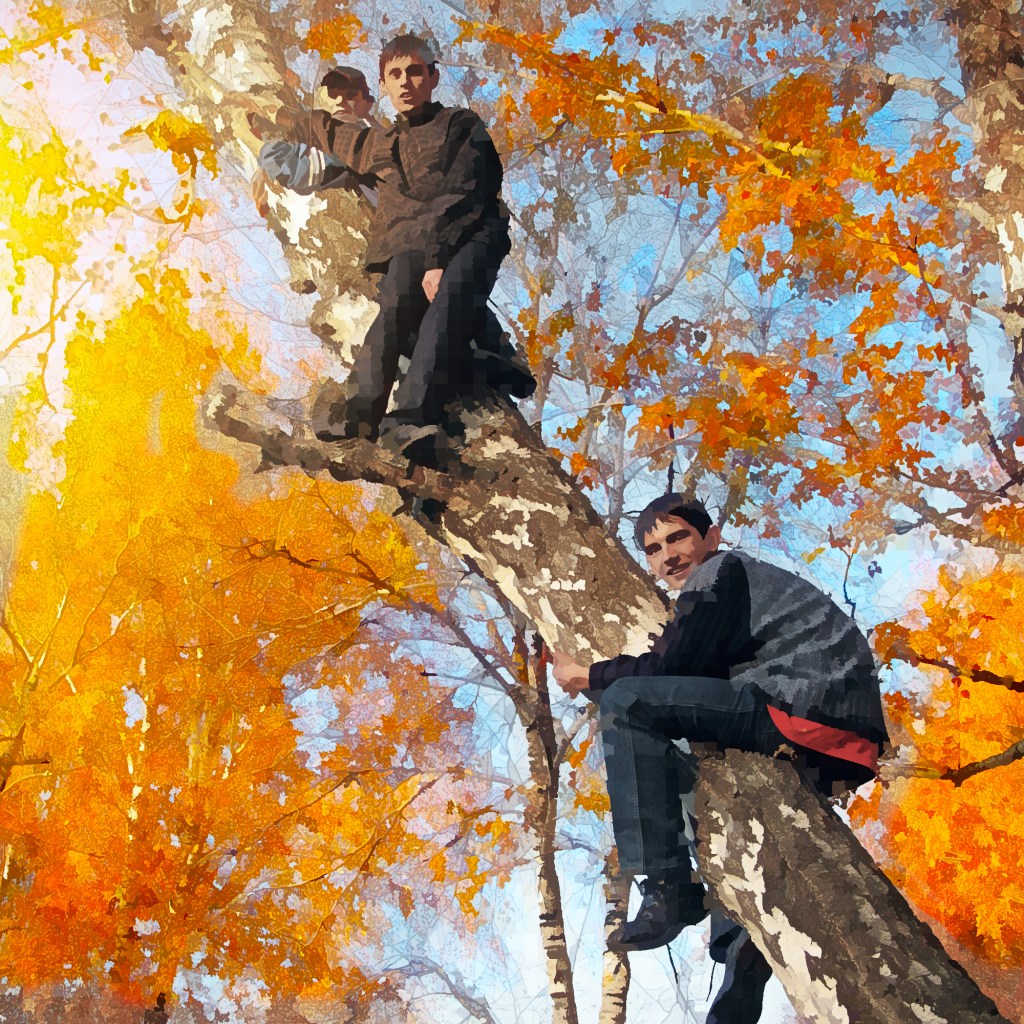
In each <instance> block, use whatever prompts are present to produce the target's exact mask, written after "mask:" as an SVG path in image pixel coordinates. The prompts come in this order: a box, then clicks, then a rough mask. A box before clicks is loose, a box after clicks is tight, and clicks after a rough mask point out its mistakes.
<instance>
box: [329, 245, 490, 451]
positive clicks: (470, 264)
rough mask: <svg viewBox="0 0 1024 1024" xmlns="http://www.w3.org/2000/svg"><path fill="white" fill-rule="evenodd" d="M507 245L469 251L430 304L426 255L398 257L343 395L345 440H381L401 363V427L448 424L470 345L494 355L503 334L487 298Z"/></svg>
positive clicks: (397, 410)
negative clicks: (401, 360)
mask: <svg viewBox="0 0 1024 1024" xmlns="http://www.w3.org/2000/svg"><path fill="white" fill-rule="evenodd" d="M507 252H508V247H507V244H501V245H499V244H496V243H493V242H484V241H481V240H476V239H474V240H471V241H469V242H467V243H466V245H464V246H463V247H462V248H461V249H459V251H458V252H456V254H455V256H454V257H453V258H452V261H451V263H449V264H448V266H447V267H445V268H444V273H443V274H442V275H441V283H440V285H439V286H438V289H437V294H436V295H435V296H434V299H433V301H432V302H431V301H428V300H427V297H426V295H425V293H424V291H423V274H424V272H425V264H424V258H423V254H422V253H418V252H407V253H402V254H400V255H398V256H395V257H393V258H392V259H391V260H390V262H389V263H388V266H387V270H386V271H385V273H384V276H383V277H382V278H381V280H380V281H379V282H378V285H377V302H378V303H379V305H380V310H379V312H378V313H377V316H376V317H375V319H374V321H373V323H372V324H371V325H370V328H369V330H368V331H367V333H366V340H365V341H364V342H363V344H362V346H361V347H360V349H359V351H358V352H357V353H356V355H355V360H354V362H353V365H352V370H351V373H350V374H349V378H348V383H347V387H346V391H347V399H346V413H345V419H346V421H347V428H346V433H347V434H348V436H350V437H358V436H364V437H370V438H373V437H375V436H376V433H377V428H378V427H379V425H380V422H381V420H382V419H383V417H384V412H385V410H386V409H387V405H388V398H389V396H390V394H391V388H392V386H393V384H394V383H395V378H396V377H397V376H398V359H399V356H405V357H406V358H407V359H408V360H409V368H408V370H407V371H406V374H405V377H404V379H403V380H402V382H401V383H400V384H399V386H398V389H397V390H396V392H395V407H394V409H393V411H392V413H391V416H392V418H393V419H394V420H396V421H397V422H399V423H415V424H421V423H443V422H444V421H445V412H444V407H445V405H446V404H447V403H449V402H452V401H453V400H456V399H458V398H460V397H462V396H461V395H460V394H459V391H460V390H463V388H462V387H460V385H462V384H463V378H464V377H465V367H466V366H467V365H469V364H471V362H472V358H473V356H472V348H471V345H470V342H471V341H472V340H474V338H475V339H477V341H478V342H479V341H481V340H482V341H483V342H484V343H485V347H488V348H494V347H495V345H496V342H495V341H492V340H491V338H492V335H495V333H497V335H498V336H500V332H501V328H500V326H498V324H497V322H496V321H494V318H493V315H492V314H490V313H489V310H488V306H487V297H488V295H490V293H491V289H492V288H493V287H494V282H495V280H496V279H497V276H498V268H499V267H500V266H501V261H502V260H503V259H504V257H505V254H506V253H507ZM491 321H494V322H493V323H492V322H491Z"/></svg>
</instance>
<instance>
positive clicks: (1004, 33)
mask: <svg viewBox="0 0 1024 1024" xmlns="http://www.w3.org/2000/svg"><path fill="white" fill-rule="evenodd" d="M949 14H950V21H951V22H952V23H953V25H954V26H955V30H956V35H957V45H958V53H957V55H958V58H959V61H960V67H961V69H962V71H963V81H964V91H965V93H966V96H967V103H966V109H967V117H968V120H969V122H970V124H971V126H972V128H973V129H974V133H975V149H976V153H977V158H978V163H979V176H980V178H981V196H980V197H979V201H980V203H981V205H982V206H983V208H984V209H985V211H986V214H987V218H988V222H989V223H990V224H991V225H992V229H993V230H994V232H995V235H996V238H997V240H998V242H999V247H1000V268H1001V270H1002V277H1003V288H1004V302H1003V311H1004V314H1005V319H1004V326H1005V329H1006V335H1007V337H1008V339H1009V340H1010V342H1011V344H1012V345H1013V368H1012V371H1011V387H1012V389H1013V392H1014V395H1015V396H1016V400H1017V413H1018V420H1019V421H1024V15H1022V12H1021V5H1020V2H1019V0H961V2H960V3H957V4H954V5H951V7H950V11H949ZM1017 429H1018V431H1019V430H1020V427H1019V424H1018V428H1017Z"/></svg>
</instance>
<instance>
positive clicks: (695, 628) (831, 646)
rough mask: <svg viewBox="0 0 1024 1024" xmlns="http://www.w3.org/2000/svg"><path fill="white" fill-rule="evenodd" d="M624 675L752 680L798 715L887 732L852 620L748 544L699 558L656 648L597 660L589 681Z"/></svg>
mask: <svg viewBox="0 0 1024 1024" xmlns="http://www.w3.org/2000/svg"><path fill="white" fill-rule="evenodd" d="M625 676H705V677H710V678H712V679H740V680H741V681H744V682H745V681H750V682H752V683H754V684H755V685H756V686H757V687H758V688H759V689H760V690H761V691H762V692H763V693H764V694H765V697H766V698H767V701H768V703H769V704H772V705H774V706H775V707H777V708H779V709H780V710H782V711H785V712H787V713H789V714H792V715H796V716H798V717H799V718H806V719H810V720H811V721H813V722H820V723H821V724H823V725H831V726H834V727H836V728H839V729H848V730H851V731H853V732H855V733H857V734H858V735H859V736H864V737H866V738H867V739H869V740H872V741H874V742H878V743H883V744H884V743H886V742H887V740H888V736H887V733H886V727H885V720H884V718H883V717H882V701H881V694H880V692H879V686H878V674H877V671H876V668H875V662H874V658H873V657H872V655H871V649H870V647H869V646H868V642H867V640H866V639H865V638H864V635H863V634H862V633H861V632H860V630H859V629H858V628H857V626H856V624H855V623H854V621H853V619H851V618H850V617H849V616H848V615H847V614H846V613H845V612H843V611H842V610H841V609H840V608H838V607H837V606H836V605H835V604H834V603H833V602H832V601H831V600H830V599H829V598H828V597H827V596H826V595H825V594H823V593H822V592H821V591H820V590H819V589H818V588H817V587H815V586H814V585H813V584H812V583H809V582H808V581H807V580H805V579H802V578H801V577H800V576H797V575H796V574H795V573H792V572H788V571H787V570H785V569H780V568H778V567H777V566H774V565H771V564H769V563H768V562H761V561H758V560H757V559H756V558H752V557H751V556H750V555H748V554H747V553H746V552H743V551H731V552H724V551H720V552H717V553H716V554H714V555H712V556H711V557H710V558H708V559H707V561H705V562H703V563H702V564H701V565H699V566H697V567H696V568H695V569H694V570H693V571H692V573H691V574H690V576H689V577H688V578H687V580H686V583H685V584H684V585H683V589H682V590H681V591H680V593H679V599H678V601H677V602H676V613H675V617H674V618H673V620H672V621H671V622H670V623H669V625H668V626H666V628H665V631H664V632H663V633H662V634H661V636H660V637H658V639H657V640H656V641H655V643H654V646H653V647H652V648H651V650H650V651H649V652H648V653H647V654H641V655H639V656H638V657H631V656H629V655H623V656H622V657H619V658H612V659H611V661H599V662H597V663H596V664H594V665H592V666H591V667H590V690H591V691H592V692H596V691H600V690H603V689H605V688H606V687H608V686H610V685H611V684H612V683H613V682H614V681H615V680H616V679H620V678H622V677H625Z"/></svg>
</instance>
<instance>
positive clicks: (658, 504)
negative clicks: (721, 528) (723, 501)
mask: <svg viewBox="0 0 1024 1024" xmlns="http://www.w3.org/2000/svg"><path fill="white" fill-rule="evenodd" d="M669 516H678V518H680V519H682V520H683V522H686V523H689V524H690V526H692V527H693V528H694V529H695V530H696V531H697V532H698V533H699V534H700V535H701V536H702V537H706V536H707V533H708V530H710V529H711V527H712V526H713V525H714V521H713V520H712V518H711V516H709V515H708V510H707V509H706V508H705V507H704V502H702V501H697V500H696V499H689V498H684V497H683V496H682V495H681V494H663V495H662V496H661V497H660V498H655V499H654V501H652V502H651V503H650V504H649V505H648V506H647V508H645V509H644V510H643V512H641V513H640V515H638V516H637V517H636V526H635V527H634V528H633V539H634V540H635V541H636V546H637V547H638V548H640V549H641V550H642V549H643V546H644V537H645V536H646V535H647V534H648V533H649V532H650V531H651V530H653V529H654V526H655V524H656V523H659V522H664V521H665V520H666V519H668V517H669Z"/></svg>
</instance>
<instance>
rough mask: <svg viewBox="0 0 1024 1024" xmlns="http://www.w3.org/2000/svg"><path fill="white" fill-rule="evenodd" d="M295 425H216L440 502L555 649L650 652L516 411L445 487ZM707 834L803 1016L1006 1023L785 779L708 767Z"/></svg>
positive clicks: (637, 601)
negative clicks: (325, 441)
mask: <svg viewBox="0 0 1024 1024" xmlns="http://www.w3.org/2000/svg"><path fill="white" fill-rule="evenodd" d="M268 405H270V406H271V408H268ZM285 409H287V410H290V412H291V417H292V418H291V419H290V422H288V423H287V424H283V423H282V422H281V421H282V418H283V416H282V411H283V410H285ZM302 416H303V414H302V410H301V407H300V406H299V404H298V403H276V404H274V403H267V402H266V401H265V400H261V399H255V398H253V397H252V396H246V395H238V394H237V393H235V392H233V391H231V390H228V391H227V392H226V394H225V395H224V396H218V397H216V398H215V399H214V400H213V402H212V403H211V411H210V417H211V419H212V421H213V422H214V423H215V424H216V425H217V427H218V428H219V429H220V430H221V431H222V432H223V433H226V434H228V435H230V436H234V437H236V438H239V439H241V440H246V441H249V442H250V443H258V444H260V445H261V447H262V448H263V452H264V458H265V459H267V460H268V461H269V462H273V463H289V464H291V465H298V466H302V467H303V468H304V469H305V470H306V471H307V472H309V473H314V474H315V473H318V472H329V473H331V474H332V475H333V476H335V477H336V478H338V479H355V478H362V479H367V480H370V481H373V482H377V483H385V484H389V485H391V486H395V487H400V488H402V489H403V490H404V491H406V492H409V493H412V494H416V495H418V496H420V497H433V498H437V499H440V500H441V501H444V502H446V503H447V507H446V508H445V510H444V512H443V514H442V515H441V517H440V521H439V523H438V524H435V525H432V526H431V530H432V532H433V533H434V535H435V537H437V538H438V539H439V540H441V541H442V542H444V543H446V544H448V545H449V547H451V548H452V549H453V550H455V551H458V552H459V553H460V554H462V555H464V556H466V557H469V558H472V560H473V562H474V564H475V565H476V566H477V567H478V568H479V569H480V570H481V571H482V572H484V574H485V575H486V576H487V578H488V579H489V580H490V581H491V583H492V585H493V586H494V587H495V588H496V589H497V590H499V591H500V592H501V593H502V594H503V595H504V596H505V597H506V598H507V599H508V600H509V601H511V602H513V603H514V604H515V605H516V606H517V607H519V608H520V609H521V610H522V611H523V612H524V614H525V615H526V616H527V617H528V618H529V619H530V620H531V621H533V622H534V623H535V624H536V625H537V628H538V629H539V630H540V631H541V632H542V633H543V635H544V637H545V640H546V642H547V643H548V644H549V646H552V647H555V648H558V649H560V650H565V651H569V652H570V653H575V654H578V655H580V656H581V657H583V658H593V657H602V656H605V655H607V654H612V653H614V652H616V651H619V650H625V649H632V650H634V651H635V650H638V649H641V648H643V647H644V646H645V644H646V642H647V641H648V639H649V638H648V637H647V635H646V634H647V633H648V632H649V631H651V630H654V629H656V628H657V627H658V623H659V621H660V620H661V619H662V618H663V616H664V604H663V601H662V600H661V598H660V594H659V592H658V591H657V590H656V589H655V587H654V586H653V584H652V583H651V582H650V581H649V580H648V579H647V578H645V577H643V576H641V574H640V572H639V570H638V569H637V566H636V563H635V562H634V561H633V560H632V559H631V558H629V557H628V555H627V554H626V552H625V550H624V549H623V547H622V545H621V544H620V543H619V542H618V541H617V540H616V539H614V538H612V537H610V536H609V535H608V534H607V532H606V531H605V530H604V528H603V527H602V525H601V523H600V521H599V520H598V519H597V517H596V516H595V515H594V512H593V510H592V509H591V508H590V506H589V504H588V503H587V501H586V499H585V498H584V497H583V496H582V495H581V494H580V492H579V491H578V490H577V489H576V487H575V486H574V485H573V483H572V482H571V481H570V480H569V479H568V477H567V476H566V474H565V473H564V472H563V471H562V470H561V468H560V467H559V466H558V464H557V463H555V462H554V461H553V460H552V459H551V458H550V457H549V456H548V454H547V452H546V451H545V450H544V448H543V447H542V445H541V444H540V442H539V440H538V439H537V438H536V436H535V435H534V433H533V431H532V430H531V429H530V428H529V426H528V425H527V424H526V423H525V422H524V421H523V420H522V418H521V417H520V416H519V415H518V413H516V412H515V411H514V410H512V409H508V408H503V409H502V408H495V409H491V410H486V409H481V410H477V411H476V412H474V413H471V414H468V415H467V417H466V419H467V432H466V447H465V450H464V451H463V453H462V463H463V465H462V468H461V469H459V470H457V471H453V472H452V473H450V474H443V473H437V472H426V471H423V470H422V469H418V470H416V471H414V472H412V473H411V475H410V473H409V472H408V471H409V467H408V466H407V465H406V464H404V463H403V462H402V461H401V460H394V459H391V458H389V457H387V456H386V455H384V454H383V453H381V452H380V451H379V450H378V449H376V448H375V447H374V446H373V445H370V444H368V443H366V442H362V441H352V442H347V443H345V444H333V445H323V444H320V443H318V442H316V441H315V440H314V439H313V438H312V435H311V434H310V433H309V430H308V427H306V426H305V425H304V423H303V420H302ZM698 818H699V819H700V821H701V827H700V839H701V853H702V867H703V869H704V872H705V877H706V878H707V880H708V884H709V886H710V888H711V891H712V895H713V897H714V898H715V899H717V901H718V902H719V903H720V905H721V906H722V907H723V908H724V909H726V910H727V911H728V912H729V914H730V915H731V916H732V917H733V918H734V919H735V920H737V921H740V922H741V923H742V924H744V925H745V926H746V927H747V928H748V930H749V931H750V932H751V934H752V936H753V937H754V941H755V942H756V943H757V945H758V947H759V948H760V949H761V950H762V951H763V952H764V953H765V955H766V956H767V957H768V959H769V961H770V962H771V963H772V966H773V969H774V970H775V971H776V973H777V975H778V976H779V978H780V980H781V981H782V983H783V985H784V986H785V987H786V991H787V993H788V994H789V997H790V999H791V1000H792V1001H793V1004H794V1006H796V1007H797V1008H798V1010H799V1012H801V1013H802V1014H804V1015H805V1016H807V1017H809V1018H811V1019H813V1020H818V1021H822V1022H827V1024H834V1022H835V1024H838V1022H846V1024H902V1022H903V1021H906V1022H908V1024H910V1022H913V1024H921V1022H927V1024H944V1022H947V1021H948V1022H950V1024H953V1022H957V1024H960V1022H964V1024H972V1022H975V1021H979V1022H980V1021H989V1022H999V1021H1003V1020H1004V1018H1002V1017H1001V1016H1000V1015H999V1013H998V1011H997V1010H996V1008H995V1005H994V1004H993V1003H992V1001H991V1000H990V999H988V998H987V997H986V996H984V995H983V994H982V993H981V992H980V991H979V990H978V988H977V986H976V985H975V984H974V983H973V982H972V981H971V979H970V978H969V977H968V976H967V974H966V973H965V972H964V971H963V969H962V968H960V967H959V965H957V964H956V963H955V962H954V961H952V960H951V959H949V957H948V956H946V954H945V953H944V952H943V950H942V947H941V946H940V945H939V943H938V941H937V940H936V939H935V938H934V937H933V936H932V935H931V933H930V931H929V930H928V928H927V927H926V926H925V925H924V924H922V923H921V922H920V921H919V920H917V918H916V917H915V916H914V914H913V912H912V911H911V909H910V907H909V906H908V905H907V903H906V901H905V900H903V898H902V897H901V896H900V895H899V893H898V892H897V891H896V889H895V888H894V887H893V886H892V884H891V883H890V882H889V881H888V879H886V877H885V876H884V874H882V872H881V871H880V870H879V869H878V868H877V867H876V866H875V865H874V864H873V862H872V861H871V859H870V857H869V856H868V855H867V853H866V852H865V851H864V850H863V849H862V848H861V847H860V845H859V844H858V843H857V841H856V839H855V838H854V836H853V835H852V834H851V833H850V831H849V830H848V829H847V828H846V827H845V826H844V825H843V824H842V823H841V822H840V821H839V819H838V818H837V817H836V816H835V815H834V814H833V813H832V811H831V810H830V809H829V808H828V807H827V806H826V805H825V804H823V803H822V802H821V801H820V800H819V798H818V797H817V795H816V793H815V792H814V791H813V790H811V789H810V788H808V787H806V786H805V785H803V784H802V783H801V782H800V780H799V777H798V776H797V774H796V771H795V770H794V769H793V768H792V767H791V766H789V765H787V764H785V763H784V762H777V761H772V760H771V759H769V758H765V757H761V756H758V755H753V754H741V753H739V752H736V751H731V752H729V754H728V756H727V757H726V758H725V759H721V758H707V757H706V758H705V759H704V760H703V761H702V764H701V770H700V783H699V807H698Z"/></svg>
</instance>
